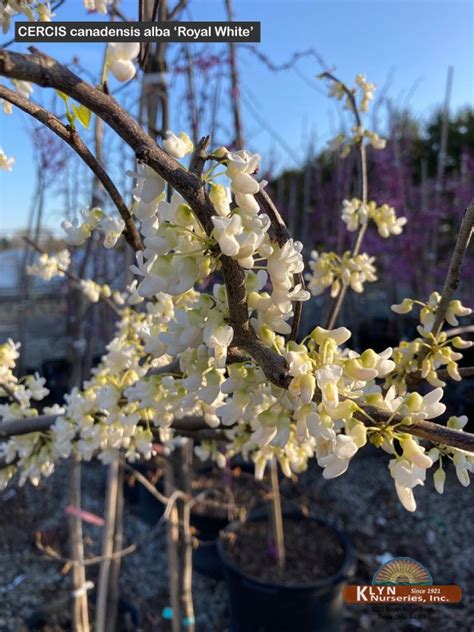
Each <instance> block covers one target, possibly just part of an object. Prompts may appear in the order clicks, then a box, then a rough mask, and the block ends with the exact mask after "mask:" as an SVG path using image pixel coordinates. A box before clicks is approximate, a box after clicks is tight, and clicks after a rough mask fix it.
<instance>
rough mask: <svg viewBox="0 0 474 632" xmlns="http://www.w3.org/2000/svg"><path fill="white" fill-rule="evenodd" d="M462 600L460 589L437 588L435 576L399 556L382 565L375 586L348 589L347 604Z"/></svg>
mask: <svg viewBox="0 0 474 632" xmlns="http://www.w3.org/2000/svg"><path fill="white" fill-rule="evenodd" d="M461 598H462V590H461V587H460V586H458V585H457V584H451V585H439V586H438V585H434V584H433V578H432V577H431V573H430V572H429V571H428V570H427V569H426V568H425V567H424V566H423V564H420V562H418V561H417V560H414V559H412V558H411V557H395V558H393V559H391V560H389V561H388V562H385V564H382V566H380V567H379V569H378V570H377V571H376V573H375V575H374V576H373V578H372V584H369V585H360V584H356V585H351V586H346V587H345V588H344V601H345V602H346V603H350V604H371V603H372V604H380V603H385V604H394V603H396V604H406V605H419V604H422V603H429V604H436V603H439V604H446V603H459V602H460V601H461Z"/></svg>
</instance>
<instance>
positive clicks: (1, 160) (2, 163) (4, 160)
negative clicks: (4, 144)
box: [0, 147, 15, 171]
mask: <svg viewBox="0 0 474 632" xmlns="http://www.w3.org/2000/svg"><path fill="white" fill-rule="evenodd" d="M14 164H15V158H8V157H7V155H6V154H5V152H4V151H3V149H2V148H1V147H0V169H3V171H11V170H12V167H13V165H14Z"/></svg>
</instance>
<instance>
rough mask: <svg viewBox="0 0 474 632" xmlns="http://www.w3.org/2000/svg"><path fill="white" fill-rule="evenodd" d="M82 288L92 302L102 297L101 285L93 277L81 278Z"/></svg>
mask: <svg viewBox="0 0 474 632" xmlns="http://www.w3.org/2000/svg"><path fill="white" fill-rule="evenodd" d="M80 285H81V289H82V291H83V292H84V295H85V296H86V297H87V299H88V300H89V301H90V302H91V303H97V302H98V300H99V299H100V290H101V288H100V285H99V284H98V283H96V282H95V281H93V280H92V279H81V281H80Z"/></svg>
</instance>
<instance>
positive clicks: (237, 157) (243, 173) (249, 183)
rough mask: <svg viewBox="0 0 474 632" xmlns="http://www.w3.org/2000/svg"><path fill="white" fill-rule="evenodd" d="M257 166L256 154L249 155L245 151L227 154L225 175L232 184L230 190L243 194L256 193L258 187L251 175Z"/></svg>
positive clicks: (258, 162)
mask: <svg viewBox="0 0 474 632" xmlns="http://www.w3.org/2000/svg"><path fill="white" fill-rule="evenodd" d="M259 164H260V156H259V155H258V154H251V153H250V152H248V151H246V150H245V149H242V150H240V151H235V152H228V154H227V175H228V176H229V178H230V180H231V182H232V190H233V191H235V192H236V193H243V194H255V193H258V192H259V190H260V185H259V183H258V182H257V180H256V179H255V178H254V177H253V176H252V174H253V173H255V171H257V170H258V167H259Z"/></svg>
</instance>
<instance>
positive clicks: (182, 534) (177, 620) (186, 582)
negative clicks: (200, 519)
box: [165, 438, 195, 632]
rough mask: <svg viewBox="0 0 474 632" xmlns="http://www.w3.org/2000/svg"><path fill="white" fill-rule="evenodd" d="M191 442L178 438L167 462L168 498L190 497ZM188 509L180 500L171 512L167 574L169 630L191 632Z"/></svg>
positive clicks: (192, 631)
mask: <svg viewBox="0 0 474 632" xmlns="http://www.w3.org/2000/svg"><path fill="white" fill-rule="evenodd" d="M192 459H193V442H192V440H191V439H185V438H181V439H179V442H178V444H177V445H176V448H175V450H174V452H172V453H171V454H170V456H169V457H168V458H167V460H166V469H165V490H166V495H167V496H168V497H171V496H172V494H173V493H174V492H175V491H176V490H179V491H182V492H184V493H185V494H186V495H187V496H188V498H190V497H191V481H192V478H191V470H192ZM189 519H190V509H189V505H188V503H187V501H185V500H184V499H183V498H179V499H178V500H177V501H176V502H175V504H174V506H173V508H172V510H171V513H170V518H169V521H168V529H167V542H168V572H169V589H170V600H171V608H172V610H173V618H172V631H173V632H182V631H186V632H194V629H195V626H194V607H193V596H192V555H193V549H192V536H191V527H190V524H189Z"/></svg>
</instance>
